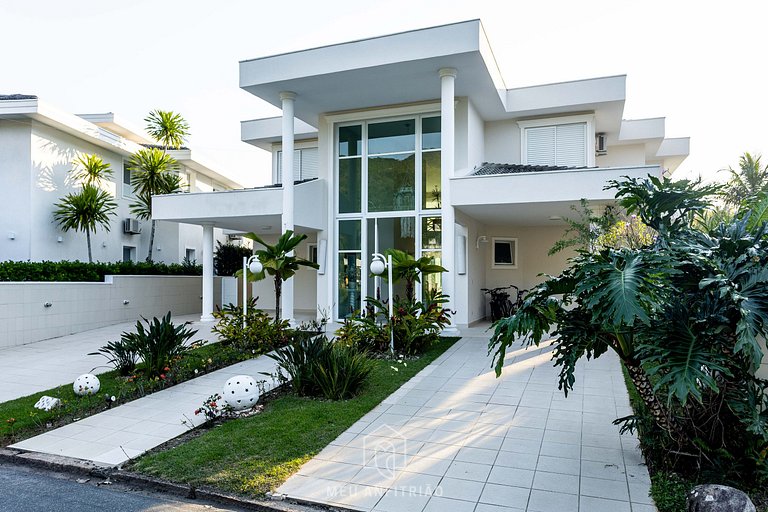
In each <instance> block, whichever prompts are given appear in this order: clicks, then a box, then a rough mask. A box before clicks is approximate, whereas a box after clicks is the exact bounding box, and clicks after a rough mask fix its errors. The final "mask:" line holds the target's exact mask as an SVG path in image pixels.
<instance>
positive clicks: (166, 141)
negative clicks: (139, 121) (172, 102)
mask: <svg viewBox="0 0 768 512" xmlns="http://www.w3.org/2000/svg"><path fill="white" fill-rule="evenodd" d="M144 121H145V122H146V123H147V133H149V134H150V135H151V136H152V138H153V139H155V140H156V141H157V142H159V143H160V145H161V146H163V149H164V150H166V151H167V150H169V149H179V148H180V147H181V146H183V145H184V142H186V140H187V137H189V124H188V123H187V121H186V120H185V119H184V118H183V117H181V114H177V113H175V112H172V111H170V110H157V109H156V110H153V111H152V112H150V113H149V115H148V116H147V117H146V118H145V119H144Z"/></svg>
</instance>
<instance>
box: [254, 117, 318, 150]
mask: <svg viewBox="0 0 768 512" xmlns="http://www.w3.org/2000/svg"><path fill="white" fill-rule="evenodd" d="M282 122H283V118H282V117H280V116H276V117H266V118H262V119H250V120H247V121H240V140H242V141H243V142H246V143H248V144H252V145H254V146H256V147H258V148H261V149H264V150H266V151H269V150H270V149H271V148H272V144H274V143H275V142H280V141H281V140H282V135H283V133H282ZM293 134H294V139H295V140H296V141H300V140H307V139H316V138H317V128H315V127H314V126H312V125H310V124H308V123H305V122H304V121H302V120H301V119H294V120H293Z"/></svg>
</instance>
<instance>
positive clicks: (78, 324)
mask: <svg viewBox="0 0 768 512" xmlns="http://www.w3.org/2000/svg"><path fill="white" fill-rule="evenodd" d="M105 281H106V282H104V283H74V282H23V283H22V282H0V348H1V347H9V346H14V345H21V344H23V343H30V342H33V341H39V340H43V339H47V338H53V337H57V336H64V335H67V334H72V333H76V332H82V331H86V330H89V329H96V328H98V327H104V326H106V325H111V324H115V323H121V322H130V321H134V320H138V318H139V316H145V317H147V318H152V317H153V316H161V315H164V314H166V313H167V312H168V311H171V313H172V314H173V315H186V314H193V313H200V310H201V301H200V294H201V291H202V278H201V277H199V276H107V278H106V279H105ZM220 288H221V284H220V279H216V283H215V289H220ZM125 300H127V301H129V303H128V304H123V301H125ZM46 302H49V303H51V306H50V307H45V306H44V304H45V303H46ZM104 341H105V342H106V341H109V340H104Z"/></svg>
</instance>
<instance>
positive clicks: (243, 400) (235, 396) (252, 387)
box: [221, 375, 259, 411]
mask: <svg viewBox="0 0 768 512" xmlns="http://www.w3.org/2000/svg"><path fill="white" fill-rule="evenodd" d="M221 394H222V395H223V396H224V402H225V403H226V404H227V405H228V406H230V407H232V409H233V410H235V411H244V410H245V409H250V408H251V407H253V406H254V405H256V402H257V401H258V399H259V390H258V386H257V385H256V381H255V380H254V379H253V377H249V376H248V375H237V376H235V377H232V378H231V379H229V380H228V381H227V382H226V384H224V390H223V391H222V393H221Z"/></svg>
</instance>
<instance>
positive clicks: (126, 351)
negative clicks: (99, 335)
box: [88, 339, 139, 377]
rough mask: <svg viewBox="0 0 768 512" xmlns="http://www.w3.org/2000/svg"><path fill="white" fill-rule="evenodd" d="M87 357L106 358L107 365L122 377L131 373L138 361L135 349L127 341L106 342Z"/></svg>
mask: <svg viewBox="0 0 768 512" xmlns="http://www.w3.org/2000/svg"><path fill="white" fill-rule="evenodd" d="M88 355H89V356H104V357H106V358H107V363H108V364H111V365H112V366H113V367H114V368H115V370H117V372H118V373H119V374H120V375H122V376H124V377H125V376H127V375H130V374H132V373H133V371H134V370H135V369H136V363H137V362H138V359H139V354H138V352H137V350H136V347H135V346H134V345H133V343H132V342H131V341H130V340H127V339H120V340H119V341H110V342H107V344H106V345H104V346H103V347H101V348H100V349H99V350H98V351H96V352H91V353H90V354H88Z"/></svg>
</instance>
